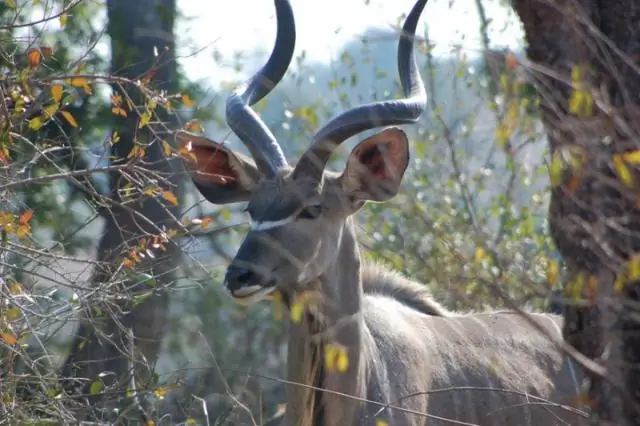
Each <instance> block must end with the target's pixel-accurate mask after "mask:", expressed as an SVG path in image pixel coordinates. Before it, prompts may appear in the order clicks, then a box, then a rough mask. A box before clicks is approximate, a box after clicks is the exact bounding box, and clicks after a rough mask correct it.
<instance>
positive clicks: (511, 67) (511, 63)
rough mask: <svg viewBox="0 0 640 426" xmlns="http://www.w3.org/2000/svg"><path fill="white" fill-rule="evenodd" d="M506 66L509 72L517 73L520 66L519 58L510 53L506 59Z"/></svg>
mask: <svg viewBox="0 0 640 426" xmlns="http://www.w3.org/2000/svg"><path fill="white" fill-rule="evenodd" d="M505 65H506V66H507V70H508V71H510V72H513V71H515V69H516V67H517V66H518V58H517V57H516V55H514V54H513V53H508V54H507V55H506V57H505Z"/></svg>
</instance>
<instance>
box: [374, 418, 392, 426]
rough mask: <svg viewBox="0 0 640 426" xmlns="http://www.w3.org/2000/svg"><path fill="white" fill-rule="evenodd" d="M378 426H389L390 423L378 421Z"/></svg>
mask: <svg viewBox="0 0 640 426" xmlns="http://www.w3.org/2000/svg"><path fill="white" fill-rule="evenodd" d="M376 426H389V423H387V422H386V421H385V420H381V419H377V420H376Z"/></svg>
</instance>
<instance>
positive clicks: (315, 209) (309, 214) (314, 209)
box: [298, 204, 322, 220]
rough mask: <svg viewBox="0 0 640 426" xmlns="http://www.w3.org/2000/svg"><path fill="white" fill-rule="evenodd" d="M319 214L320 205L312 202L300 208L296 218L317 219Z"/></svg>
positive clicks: (320, 211)
mask: <svg viewBox="0 0 640 426" xmlns="http://www.w3.org/2000/svg"><path fill="white" fill-rule="evenodd" d="M320 214H322V205H321V204H314V205H311V206H307V207H305V208H303V209H302V210H300V213H298V219H310V220H312V219H317V218H318V216H320Z"/></svg>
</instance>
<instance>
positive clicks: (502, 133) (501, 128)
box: [496, 123, 511, 148]
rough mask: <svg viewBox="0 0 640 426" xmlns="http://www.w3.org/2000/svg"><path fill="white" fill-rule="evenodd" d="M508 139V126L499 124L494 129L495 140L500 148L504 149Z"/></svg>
mask: <svg viewBox="0 0 640 426" xmlns="http://www.w3.org/2000/svg"><path fill="white" fill-rule="evenodd" d="M510 137H511V130H510V129H509V126H507V125H506V124H505V123H500V124H499V125H498V126H497V127H496V140H497V141H498V143H499V144H500V146H501V147H503V148H504V147H505V146H506V145H507V143H508V142H509V138H510Z"/></svg>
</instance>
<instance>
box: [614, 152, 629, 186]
mask: <svg viewBox="0 0 640 426" xmlns="http://www.w3.org/2000/svg"><path fill="white" fill-rule="evenodd" d="M613 167H614V168H615V169H616V173H618V177H619V178H620V180H621V181H622V183H623V184H625V185H626V186H627V187H629V188H633V186H634V180H633V175H631V171H630V170H629V168H628V167H627V165H626V164H625V162H624V160H623V159H622V157H621V156H620V154H613Z"/></svg>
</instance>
